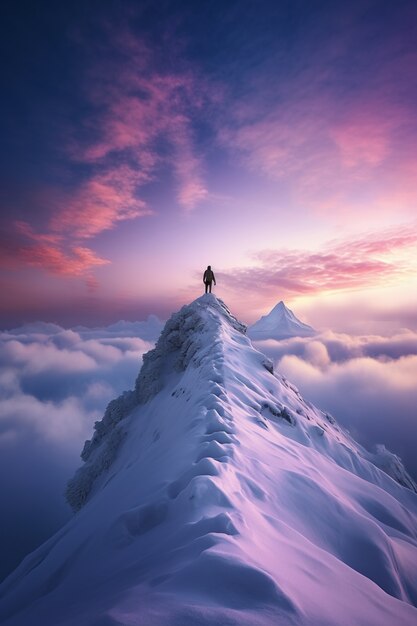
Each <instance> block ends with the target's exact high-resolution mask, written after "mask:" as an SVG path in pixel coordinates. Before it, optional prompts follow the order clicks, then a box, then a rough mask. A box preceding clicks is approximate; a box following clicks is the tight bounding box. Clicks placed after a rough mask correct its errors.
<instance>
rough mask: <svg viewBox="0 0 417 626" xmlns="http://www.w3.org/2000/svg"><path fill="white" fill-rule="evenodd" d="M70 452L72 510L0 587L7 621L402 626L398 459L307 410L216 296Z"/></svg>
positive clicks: (403, 558) (408, 569)
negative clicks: (77, 460)
mask: <svg viewBox="0 0 417 626" xmlns="http://www.w3.org/2000/svg"><path fill="white" fill-rule="evenodd" d="M82 456H83V459H84V465H83V467H82V468H80V470H79V471H78V472H77V474H76V475H75V477H74V479H73V480H72V481H71V483H70V486H69V491H68V496H69V500H70V502H71V504H72V506H73V507H74V508H75V509H77V510H78V512H77V513H76V515H75V516H74V518H73V519H72V520H71V522H69V523H68V524H67V525H66V526H65V527H64V528H63V529H61V530H60V531H59V532H58V533H57V534H56V535H55V536H54V537H52V538H51V539H50V540H49V541H48V542H46V543H45V544H44V545H43V546H41V547H40V548H39V549H38V550H36V551H35V552H34V553H33V554H32V555H30V556H29V557H27V558H26V559H25V561H24V562H23V563H22V564H21V566H20V567H19V568H18V569H17V570H16V572H15V573H14V574H12V575H11V576H10V577H9V578H8V579H7V580H6V582H5V583H4V584H3V586H2V587H1V588H0V598H1V599H0V621H2V620H3V621H2V624H4V625H5V626H26V625H27V624H42V625H43V626H52V625H53V626H72V625H73V624H77V626H78V625H79V626H90V625H91V626H93V625H94V626H101V625H103V626H104V624H106V626H120V625H121V624H126V625H129V626H149V625H150V624H152V625H154V626H162V625H163V626H170V625H172V626H174V625H178V624H181V626H196V625H197V624H201V625H204V626H211V625H212V626H214V625H215V624H216V625H217V624H230V625H231V626H232V625H236V626H237V625H239V626H273V625H276V624H278V623H279V624H283V625H284V626H286V625H288V626H290V625H291V626H310V625H312V624H317V625H318V624H332V625H334V626H350V625H351V624H367V625H369V626H385V625H386V626H388V625H389V626H391V625H392V624H394V623H395V624H396V625H398V626H411V624H413V623H415V620H416V617H417V610H416V609H415V608H414V607H413V606H412V605H413V603H415V602H416V600H417V582H416V581H417V496H416V494H415V493H414V492H413V491H412V489H413V488H414V484H413V482H412V480H411V479H410V478H409V476H408V475H407V473H406V472H405V470H404V468H403V467H402V464H401V462H400V460H399V459H398V458H397V457H395V456H393V455H392V454H390V453H389V452H388V451H386V450H385V449H381V450H380V453H379V454H377V455H372V454H370V453H368V452H367V451H366V450H364V449H363V448H362V447H361V446H359V445H358V444H356V442H355V441H354V440H353V439H352V438H351V437H350V436H349V434H348V433H347V432H346V431H344V430H343V429H342V428H340V427H339V426H338V424H337V423H336V421H335V420H334V418H333V417H332V416H330V415H328V414H324V413H323V412H321V411H320V410H319V409H317V408H315V407H314V406H312V405H311V404H310V403H309V402H307V401H305V400H304V399H303V398H302V397H301V395H300V394H299V392H298V391H297V389H296V388H295V387H294V386H293V385H291V383H289V382H288V381H287V380H286V379H285V378H283V377H282V376H280V375H279V373H276V372H274V369H273V366H272V363H271V362H270V361H268V359H266V358H265V357H264V356H263V355H262V354H261V353H260V352H259V351H258V350H256V349H254V347H253V346H252V344H251V342H250V340H249V338H248V337H247V336H246V334H245V327H244V326H243V325H242V324H240V322H239V321H238V320H236V318H234V317H233V315H232V314H231V313H230V311H229V310H228V309H227V307H226V306H225V304H224V303H223V302H222V301H221V300H218V299H217V298H216V297H215V296H214V295H210V294H208V295H206V296H203V297H201V298H198V299H197V300H195V301H194V302H192V303H191V304H189V305H186V306H185V307H183V308H182V309H181V310H180V311H179V312H178V313H176V314H174V315H173V316H172V317H171V318H170V320H168V322H167V324H166V325H165V327H164V330H163V331H162V333H161V336H160V338H159V340H158V342H157V344H156V346H155V349H154V350H151V351H150V352H149V353H148V354H147V355H146V356H145V358H144V362H143V367H142V369H141V371H140V373H139V376H138V379H137V381H136V384H135V388H134V389H133V390H132V391H129V392H126V393H125V394H123V395H122V396H121V397H120V398H118V399H116V400H114V401H113V402H111V403H110V405H109V407H108V408H107V410H106V413H105V416H104V418H103V420H101V421H100V422H98V423H97V424H96V427H95V433H94V436H93V438H92V439H91V440H90V441H89V442H87V443H86V445H85V447H84V450H83V453H82ZM379 465H380V466H381V467H382V466H383V468H384V471H382V470H381V469H379V467H378V466H379ZM389 474H390V475H391V476H392V477H391V476H390V475H389ZM404 486H408V487H409V489H406V488H405V487H404Z"/></svg>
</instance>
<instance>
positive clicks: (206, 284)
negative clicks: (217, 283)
mask: <svg viewBox="0 0 417 626" xmlns="http://www.w3.org/2000/svg"><path fill="white" fill-rule="evenodd" d="M204 284H205V286H206V293H207V291H208V286H209V284H208V283H204Z"/></svg>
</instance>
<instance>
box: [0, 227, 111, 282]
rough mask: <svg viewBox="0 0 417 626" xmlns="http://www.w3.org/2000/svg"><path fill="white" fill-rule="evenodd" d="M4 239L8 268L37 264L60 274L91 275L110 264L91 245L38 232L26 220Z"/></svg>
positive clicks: (3, 260) (1, 256)
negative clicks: (65, 240) (64, 241)
mask: <svg viewBox="0 0 417 626" xmlns="http://www.w3.org/2000/svg"><path fill="white" fill-rule="evenodd" d="M0 238H1V240H2V245H1V253H0V267H1V268H5V269H21V268H24V267H36V268H42V269H44V270H46V271H48V272H50V273H51V274H56V275H60V276H88V274H89V272H90V271H91V269H92V268H94V267H99V266H101V265H106V264H108V263H109V261H108V260H107V259H103V258H101V257H99V256H97V255H96V253H95V252H94V251H93V250H91V249H90V248H86V247H83V246H66V245H65V244H63V243H61V242H62V240H61V238H60V237H57V236H55V235H51V234H48V233H46V234H43V233H40V234H38V233H35V232H34V231H33V230H32V228H31V227H30V225H29V224H26V223H24V222H17V224H16V225H15V228H11V229H10V230H9V231H8V232H7V233H2V234H1V236H0Z"/></svg>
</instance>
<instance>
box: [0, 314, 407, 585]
mask: <svg viewBox="0 0 417 626" xmlns="http://www.w3.org/2000/svg"><path fill="white" fill-rule="evenodd" d="M161 328H162V323H161V322H160V321H159V320H158V319H157V318H156V317H154V316H150V317H149V319H148V320H147V321H146V322H118V323H117V324H113V325H112V326H108V327H106V328H99V329H88V328H83V327H77V328H73V329H71V330H68V329H64V328H61V327H60V326H57V325H55V324H46V323H36V324H29V325H26V326H23V327H21V328H18V329H15V330H12V331H4V332H0V498H1V502H2V505H3V506H2V511H3V513H2V533H1V537H0V551H1V554H2V560H1V562H0V578H2V577H4V576H5V575H6V574H7V573H8V572H10V571H11V570H12V569H14V567H15V566H16V565H17V564H18V562H19V561H20V560H21V559H22V558H23V557H24V556H25V555H26V554H27V553H28V552H29V551H31V550H33V549H34V548H35V547H36V546H37V545H39V544H40V543H41V542H42V541H44V540H45V539H46V538H47V537H49V536H50V535H51V534H52V533H53V532H55V531H56V530H57V529H58V528H59V527H60V526H61V525H62V524H63V523H65V521H66V520H67V519H69V518H70V516H71V511H70V509H69V507H68V506H67V504H66V502H65V499H64V496H63V493H64V490H65V486H66V483H67V480H68V479H69V478H70V477H71V476H72V475H73V473H74V471H75V470H76V468H77V467H78V466H79V465H80V463H81V461H80V458H79V455H80V452H81V449H82V447H83V443H84V441H85V439H88V438H90V437H91V434H92V431H93V424H94V421H95V420H98V419H101V417H102V415H103V412H104V410H105V408H106V405H107V403H108V402H109V401H110V400H112V399H113V398H115V397H116V396H118V395H119V394H120V393H121V392H122V391H124V390H126V389H131V388H132V387H133V385H134V381H135V378H136V376H137V374H138V371H139V368H140V366H141V357H142V355H143V353H144V352H146V351H148V350H149V349H150V348H152V347H153V345H154V342H155V340H156V339H157V337H158V335H159V333H160V330H161ZM256 346H257V347H258V348H259V349H260V350H261V351H262V352H265V353H266V354H268V356H270V358H272V359H273V360H274V362H275V364H276V369H277V370H278V371H280V372H281V373H283V374H284V375H285V376H287V377H288V378H289V379H290V380H291V381H292V382H293V383H295V384H296V385H297V386H298V387H299V389H300V391H301V393H302V395H303V396H304V397H305V398H306V399H308V400H310V401H312V402H313V403H314V404H316V405H317V406H318V407H320V408H322V409H323V410H326V411H329V412H331V413H332V414H333V415H334V416H335V417H336V419H337V420H338V422H339V423H340V424H342V425H344V426H345V427H347V428H348V429H349V430H350V432H351V433H352V435H353V436H354V438H355V439H357V440H358V441H359V442H360V443H362V444H363V445H365V446H366V447H367V448H369V449H372V448H373V447H374V446H375V444H377V443H383V444H385V446H386V447H387V448H389V449H390V450H391V451H393V452H395V453H397V454H399V455H400V456H401V457H402V458H403V460H404V462H405V465H406V467H407V469H408V470H409V472H410V473H411V474H412V475H413V477H414V479H417V457H416V455H415V440H416V433H417V419H416V418H417V415H416V414H417V384H416V383H417V333H415V332H412V331H403V332H400V333H398V334H395V335H392V336H390V337H382V336H370V335H367V336H354V335H348V334H337V333H334V332H324V333H321V334H318V335H316V336H315V337H311V338H304V339H301V338H292V339H288V340H285V341H280V342H277V341H272V340H271V341H262V342H258V343H257V344H256Z"/></svg>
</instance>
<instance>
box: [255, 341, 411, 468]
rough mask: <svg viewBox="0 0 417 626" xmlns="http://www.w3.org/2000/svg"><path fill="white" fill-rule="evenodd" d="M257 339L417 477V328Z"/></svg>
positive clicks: (293, 376)
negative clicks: (385, 332)
mask: <svg viewBox="0 0 417 626" xmlns="http://www.w3.org/2000/svg"><path fill="white" fill-rule="evenodd" d="M257 345H258V347H259V349H261V350H262V351H263V352H265V353H267V354H268V355H269V356H270V357H272V358H273V359H274V361H275V363H276V368H277V370H279V371H280V372H282V373H283V374H284V375H285V376H287V377H288V378H289V379H290V380H291V381H292V382H294V383H295V384H296V385H297V386H298V387H299V389H300V391H301V393H302V394H303V396H304V397H305V398H307V399H308V400H310V401H311V402H313V403H314V404H316V405H317V406H318V407H320V408H321V409H323V410H326V411H329V412H331V413H332V414H333V415H334V416H335V417H336V419H337V420H338V421H339V423H341V424H342V425H343V426H345V427H346V428H348V429H349V430H350V432H351V433H352V435H353V437H354V438H355V439H356V440H357V441H359V442H360V443H362V444H363V445H364V446H365V447H367V448H373V447H374V446H375V444H377V443H383V444H384V445H385V446H386V447H387V448H388V449H390V450H391V451H392V452H395V453H396V454H398V455H399V456H400V457H402V459H403V461H404V463H405V465H406V468H407V469H408V471H409V472H410V473H411V474H412V475H413V477H414V479H416V478H417V460H416V455H415V443H414V442H415V440H416V436H417V411H416V407H417V386H416V380H417V333H415V332H411V331H404V332H402V333H398V334H395V335H392V336H391V337H380V336H372V335H371V336H352V335H347V334H336V333H332V332H326V333H323V334H321V335H317V336H316V337H312V338H306V339H301V338H293V339H289V340H286V341H281V342H276V341H263V342H258V344H257Z"/></svg>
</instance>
